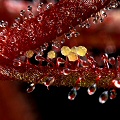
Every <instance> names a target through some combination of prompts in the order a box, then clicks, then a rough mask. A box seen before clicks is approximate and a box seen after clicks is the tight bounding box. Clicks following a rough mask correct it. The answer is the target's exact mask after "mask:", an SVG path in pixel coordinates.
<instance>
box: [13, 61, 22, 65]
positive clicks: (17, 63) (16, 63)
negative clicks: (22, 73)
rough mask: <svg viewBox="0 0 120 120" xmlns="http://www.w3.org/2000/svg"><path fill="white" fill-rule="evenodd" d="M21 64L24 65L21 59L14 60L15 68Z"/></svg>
mask: <svg viewBox="0 0 120 120" xmlns="http://www.w3.org/2000/svg"><path fill="white" fill-rule="evenodd" d="M21 64H22V63H21V61H20V60H19V59H14V60H13V65H14V66H16V67H18V66H21Z"/></svg>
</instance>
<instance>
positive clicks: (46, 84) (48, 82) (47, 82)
mask: <svg viewBox="0 0 120 120" xmlns="http://www.w3.org/2000/svg"><path fill="white" fill-rule="evenodd" d="M54 81H55V78H54V77H48V78H47V79H46V80H45V82H43V83H44V85H45V86H46V87H47V89H48V87H49V86H50V85H51V84H53V82H54Z"/></svg>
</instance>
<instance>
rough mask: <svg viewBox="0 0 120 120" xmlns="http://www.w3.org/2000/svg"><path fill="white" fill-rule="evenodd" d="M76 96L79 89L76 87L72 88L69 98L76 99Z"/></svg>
mask: <svg viewBox="0 0 120 120" xmlns="http://www.w3.org/2000/svg"><path fill="white" fill-rule="evenodd" d="M76 96H77V90H76V89H75V88H72V89H71V90H70V92H69V93H68V99H69V100H74V99H75V97H76Z"/></svg>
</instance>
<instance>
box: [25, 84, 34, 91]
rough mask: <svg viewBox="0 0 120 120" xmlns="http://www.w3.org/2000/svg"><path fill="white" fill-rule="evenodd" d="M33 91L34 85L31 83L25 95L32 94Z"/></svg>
mask: <svg viewBox="0 0 120 120" xmlns="http://www.w3.org/2000/svg"><path fill="white" fill-rule="evenodd" d="M34 89H35V84H34V83H31V84H30V86H29V87H28V88H27V90H26V91H27V93H31V92H33V90H34Z"/></svg>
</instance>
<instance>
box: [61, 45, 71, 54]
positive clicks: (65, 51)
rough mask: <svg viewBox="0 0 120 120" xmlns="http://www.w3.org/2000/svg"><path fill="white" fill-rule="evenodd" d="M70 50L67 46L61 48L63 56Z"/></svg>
mask: <svg viewBox="0 0 120 120" xmlns="http://www.w3.org/2000/svg"><path fill="white" fill-rule="evenodd" d="M70 52H71V49H70V48H69V47H68V46H63V47H62V48H61V54H62V55H64V56H68V55H69V53H70Z"/></svg>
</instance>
